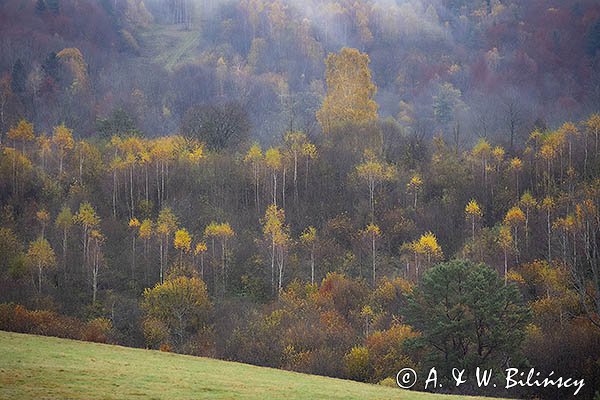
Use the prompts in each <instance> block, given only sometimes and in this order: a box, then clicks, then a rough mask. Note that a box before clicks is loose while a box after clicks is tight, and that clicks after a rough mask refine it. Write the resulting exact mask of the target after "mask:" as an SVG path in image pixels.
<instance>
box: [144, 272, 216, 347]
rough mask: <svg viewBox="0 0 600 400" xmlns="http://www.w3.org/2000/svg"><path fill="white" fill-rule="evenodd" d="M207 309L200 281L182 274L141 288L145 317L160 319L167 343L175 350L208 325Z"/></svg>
mask: <svg viewBox="0 0 600 400" xmlns="http://www.w3.org/2000/svg"><path fill="white" fill-rule="evenodd" d="M211 308H212V304H211V302H210V300H209V298H208V293H207V291H206V285H205V284H204V282H203V281H202V280H200V279H198V278H188V277H185V276H179V277H175V278H169V279H167V280H166V281H165V282H164V283H157V284H156V286H154V287H153V288H151V289H150V288H147V289H145V290H144V298H143V300H142V309H143V310H144V312H145V315H146V319H150V318H151V319H156V320H158V321H161V322H162V323H163V324H164V325H165V326H166V327H167V330H168V332H169V339H170V343H171V344H173V345H174V346H175V347H176V348H178V349H180V348H181V346H182V345H183V344H184V343H185V341H186V340H187V339H188V338H189V337H190V336H191V335H193V334H195V333H197V332H198V331H199V330H200V329H202V328H204V327H205V326H206V325H207V324H208V317H209V314H210V311H211Z"/></svg>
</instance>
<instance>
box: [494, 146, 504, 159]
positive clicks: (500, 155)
mask: <svg viewBox="0 0 600 400" xmlns="http://www.w3.org/2000/svg"><path fill="white" fill-rule="evenodd" d="M505 154H506V152H505V151H504V149H503V148H502V147H500V146H496V147H494V150H492V156H493V157H494V160H495V161H496V162H497V163H501V162H502V161H504V156H505Z"/></svg>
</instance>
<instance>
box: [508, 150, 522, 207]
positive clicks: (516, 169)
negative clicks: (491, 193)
mask: <svg viewBox="0 0 600 400" xmlns="http://www.w3.org/2000/svg"><path fill="white" fill-rule="evenodd" d="M522 169H523V161H521V159H520V158H519V157H513V158H512V159H511V160H510V170H511V171H512V172H513V174H514V176H515V187H516V193H517V198H518V197H519V173H520V172H521V170H522Z"/></svg>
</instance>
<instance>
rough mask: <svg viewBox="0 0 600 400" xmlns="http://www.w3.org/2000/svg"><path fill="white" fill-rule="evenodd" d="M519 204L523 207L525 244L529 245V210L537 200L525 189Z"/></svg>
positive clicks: (535, 204) (534, 205) (533, 207)
mask: <svg viewBox="0 0 600 400" xmlns="http://www.w3.org/2000/svg"><path fill="white" fill-rule="evenodd" d="M520 204H521V206H523V207H524V208H525V246H527V247H529V212H530V211H531V210H532V209H535V207H536V206H537V200H536V199H535V197H533V196H532V195H531V192H530V191H529V190H527V191H526V192H525V193H523V196H521V200H520Z"/></svg>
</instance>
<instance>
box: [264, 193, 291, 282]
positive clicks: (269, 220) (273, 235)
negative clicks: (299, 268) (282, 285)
mask: <svg viewBox="0 0 600 400" xmlns="http://www.w3.org/2000/svg"><path fill="white" fill-rule="evenodd" d="M262 225H263V233H264V235H265V238H267V239H268V240H269V241H270V242H271V289H272V290H273V291H275V260H276V259H277V261H279V259H280V257H279V252H280V250H281V244H283V243H284V242H285V238H286V236H285V212H284V210H283V209H281V208H277V205H275V204H271V205H270V206H269V207H267V210H266V211H265V216H264V218H263V220H262ZM281 258H282V257H281ZM282 269H283V267H282ZM279 282H281V276H280V279H279Z"/></svg>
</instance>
